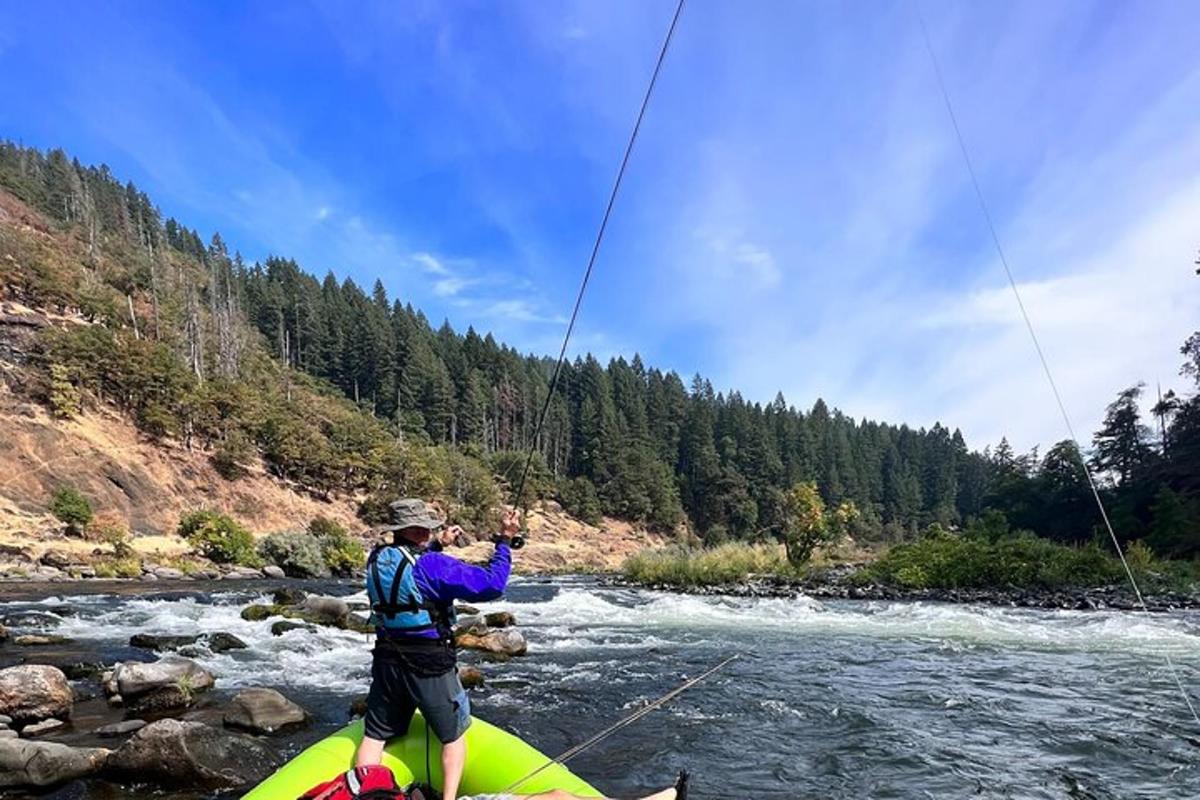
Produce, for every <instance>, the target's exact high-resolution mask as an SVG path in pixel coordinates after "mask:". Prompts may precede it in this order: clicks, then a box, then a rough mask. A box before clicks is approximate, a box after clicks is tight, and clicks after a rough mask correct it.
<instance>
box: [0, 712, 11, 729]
mask: <svg viewBox="0 0 1200 800" xmlns="http://www.w3.org/2000/svg"><path fill="white" fill-rule="evenodd" d="M12 722H13V719H12V717H10V716H8V715H6V714H0V727H3V728H7V727H8V726H9V725H12Z"/></svg>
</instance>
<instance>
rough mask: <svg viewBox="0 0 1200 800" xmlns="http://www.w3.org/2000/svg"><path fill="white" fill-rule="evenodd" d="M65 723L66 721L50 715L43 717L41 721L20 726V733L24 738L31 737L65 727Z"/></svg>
mask: <svg viewBox="0 0 1200 800" xmlns="http://www.w3.org/2000/svg"><path fill="white" fill-rule="evenodd" d="M66 724H67V723H65V722H63V721H62V720H61V719H55V718H54V717H50V719H44V720H42V721H41V722H34V723H32V724H30V725H26V726H25V727H24V728H21V735H22V736H24V737H25V738H26V739H32V738H34V737H36V736H42V735H43V734H47V733H53V732H54V731H56V730H58V729H59V728H62V727H65V726H66Z"/></svg>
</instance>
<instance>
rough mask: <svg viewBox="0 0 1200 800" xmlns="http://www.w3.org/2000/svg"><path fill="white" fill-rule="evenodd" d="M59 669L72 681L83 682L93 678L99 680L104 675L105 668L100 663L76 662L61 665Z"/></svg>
mask: <svg viewBox="0 0 1200 800" xmlns="http://www.w3.org/2000/svg"><path fill="white" fill-rule="evenodd" d="M58 668H59V669H61V670H62V671H63V674H64V675H66V676H67V678H69V679H70V680H73V681H81V680H88V679H91V678H99V677H100V676H101V675H103V674H104V671H105V669H107V668H106V667H105V665H104V664H101V663H100V662H98V661H74V662H72V663H70V664H59V665H58Z"/></svg>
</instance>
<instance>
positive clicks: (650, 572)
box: [622, 543, 798, 587]
mask: <svg viewBox="0 0 1200 800" xmlns="http://www.w3.org/2000/svg"><path fill="white" fill-rule="evenodd" d="M622 569H623V571H624V573H625V577H627V578H629V579H630V580H632V581H636V582H638V583H646V584H662V585H666V586H678V587H692V586H721V585H726V584H733V583H739V582H741V581H743V580H745V579H747V578H749V577H750V576H753V575H774V576H786V577H794V576H796V575H798V572H797V570H796V568H795V567H793V566H792V565H791V564H789V563H788V560H787V557H786V555H785V554H784V551H783V548H781V547H779V546H776V545H765V544H756V545H750V544H742V543H729V544H723V545H719V546H717V547H712V548H691V547H668V548H666V549H663V550H654V551H643V552H641V553H635V554H633V555H632V556H630V557H629V558H628V559H627V560H626V561H625V564H624V566H623V568H622Z"/></svg>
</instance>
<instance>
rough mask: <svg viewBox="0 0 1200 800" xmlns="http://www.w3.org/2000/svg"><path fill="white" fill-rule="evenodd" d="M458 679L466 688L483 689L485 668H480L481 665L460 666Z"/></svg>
mask: <svg viewBox="0 0 1200 800" xmlns="http://www.w3.org/2000/svg"><path fill="white" fill-rule="evenodd" d="M458 680H459V681H460V682H461V683H462V685H463V688H464V689H482V688H483V670H481V669H479V667H459V668H458Z"/></svg>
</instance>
